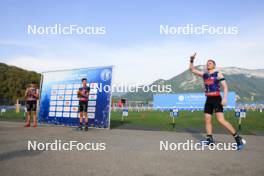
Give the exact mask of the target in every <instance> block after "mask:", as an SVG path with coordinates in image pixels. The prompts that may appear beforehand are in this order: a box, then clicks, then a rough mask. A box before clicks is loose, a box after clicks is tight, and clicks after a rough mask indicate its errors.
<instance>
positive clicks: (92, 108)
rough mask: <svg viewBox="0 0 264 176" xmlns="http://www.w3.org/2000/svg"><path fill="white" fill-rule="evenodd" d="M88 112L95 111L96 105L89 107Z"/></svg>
mask: <svg viewBox="0 0 264 176" xmlns="http://www.w3.org/2000/svg"><path fill="white" fill-rule="evenodd" d="M87 111H88V112H95V107H88V110H87Z"/></svg>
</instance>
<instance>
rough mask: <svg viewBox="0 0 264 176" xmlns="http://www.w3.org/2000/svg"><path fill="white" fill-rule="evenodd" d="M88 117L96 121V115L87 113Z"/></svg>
mask: <svg viewBox="0 0 264 176" xmlns="http://www.w3.org/2000/svg"><path fill="white" fill-rule="evenodd" d="M87 116H88V118H89V119H94V118H95V113H87Z"/></svg>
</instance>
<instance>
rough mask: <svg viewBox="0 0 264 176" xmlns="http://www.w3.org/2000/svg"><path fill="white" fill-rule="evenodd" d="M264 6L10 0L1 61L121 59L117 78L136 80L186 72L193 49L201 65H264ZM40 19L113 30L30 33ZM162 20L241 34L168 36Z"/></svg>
mask: <svg viewBox="0 0 264 176" xmlns="http://www.w3.org/2000/svg"><path fill="white" fill-rule="evenodd" d="M263 7H264V3H263V1H261V0H259V1H256V0H251V1H249V0H245V1H238V0H234V1H227V0H223V1H212V0H204V1H202V0H201V1H197V0H185V1H173V0H158V1H139V0H134V1H132V0H130V1H121V0H119V1H117V0H115V1H112V0H108V1H107V0H103V1H84V0H76V1H71V2H66V1H65V2H62V1H51V0H46V1H33V0H31V1H30V0H20V1H19V0H16V1H14V0H10V1H7V0H3V1H1V2H0V21H1V28H0V62H5V63H8V64H12V65H17V66H20V67H23V68H26V69H31V70H36V71H40V72H41V71H46V70H52V69H64V68H78V67H89V66H99V65H116V79H117V82H118V81H123V80H126V81H127V82H128V83H130V84H132V83H136V82H140V83H149V82H151V81H154V80H156V79H158V78H164V79H168V78H170V77H172V76H174V75H176V74H178V73H180V72H182V71H184V70H185V69H186V67H187V64H186V57H187V58H188V56H189V55H190V54H191V53H192V52H193V51H197V52H198V57H200V58H201V59H199V60H198V61H197V62H198V64H203V63H204V62H205V61H206V59H208V58H211V57H213V58H214V59H215V60H216V61H217V62H218V63H219V62H220V64H221V65H222V66H237V67H245V68H264V61H263V60H262V59H261V56H263V54H264V53H263V51H264V46H263V44H262V43H263V42H262V41H263V35H262V32H263V29H264V27H263V22H262V21H263V17H264V14H263V13H264V12H263V9H264V8H263ZM34 24H35V25H42V26H50V25H54V24H62V25H70V24H77V25H79V26H96V25H99V26H105V27H106V35H104V36H77V35H73V36H65V35H55V36H50V35H49V36H38V35H28V34H27V25H34ZM161 24H164V25H166V24H167V25H171V26H179V25H186V24H194V25H202V24H208V25H211V26H237V27H238V28H239V34H238V35H235V36H232V35H231V36H230V35H226V36H223V35H221V36H209V35H199V36H197V35H177V36H163V35H160V34H159V26H160V25H161ZM249 59H250V61H251V62H250V63H249ZM187 60H188V59H187ZM256 63H257V64H256ZM146 65H151V66H150V67H146ZM135 70H137V71H136V72H135ZM149 73H151V74H149Z"/></svg>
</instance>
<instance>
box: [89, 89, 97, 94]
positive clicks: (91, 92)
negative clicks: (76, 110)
mask: <svg viewBox="0 0 264 176" xmlns="http://www.w3.org/2000/svg"><path fill="white" fill-rule="evenodd" d="M97 91H98V90H97V89H90V94H97Z"/></svg>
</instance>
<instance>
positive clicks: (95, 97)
mask: <svg viewBox="0 0 264 176" xmlns="http://www.w3.org/2000/svg"><path fill="white" fill-rule="evenodd" d="M96 99H97V95H89V100H96Z"/></svg>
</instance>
